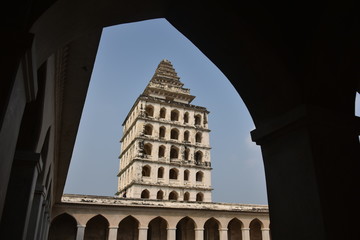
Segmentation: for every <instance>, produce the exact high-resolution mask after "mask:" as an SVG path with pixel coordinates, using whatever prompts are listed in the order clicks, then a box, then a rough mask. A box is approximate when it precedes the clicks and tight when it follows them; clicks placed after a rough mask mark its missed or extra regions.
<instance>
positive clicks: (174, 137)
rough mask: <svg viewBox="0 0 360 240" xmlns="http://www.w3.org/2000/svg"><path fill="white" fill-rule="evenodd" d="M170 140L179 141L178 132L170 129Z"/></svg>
mask: <svg viewBox="0 0 360 240" xmlns="http://www.w3.org/2000/svg"><path fill="white" fill-rule="evenodd" d="M170 138H171V139H179V130H177V129H176V128H174V129H171V132H170Z"/></svg>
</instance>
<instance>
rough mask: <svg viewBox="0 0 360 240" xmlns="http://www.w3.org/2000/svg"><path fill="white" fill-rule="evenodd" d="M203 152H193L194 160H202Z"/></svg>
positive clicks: (198, 161)
mask: <svg viewBox="0 0 360 240" xmlns="http://www.w3.org/2000/svg"><path fill="white" fill-rule="evenodd" d="M202 158H203V153H202V152H201V151H197V152H196V153H195V162H197V163H200V162H202Z"/></svg>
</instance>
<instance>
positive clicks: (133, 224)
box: [117, 216, 139, 240]
mask: <svg viewBox="0 0 360 240" xmlns="http://www.w3.org/2000/svg"><path fill="white" fill-rule="evenodd" d="M117 239H118V240H125V239H134V240H138V239H139V221H138V220H136V219H135V218H134V217H132V216H127V217H126V218H124V219H123V220H122V221H121V222H120V223H119V228H118V231H117Z"/></svg>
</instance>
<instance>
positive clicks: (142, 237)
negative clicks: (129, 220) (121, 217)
mask: <svg viewBox="0 0 360 240" xmlns="http://www.w3.org/2000/svg"><path fill="white" fill-rule="evenodd" d="M148 229H149V228H148V227H139V240H147V231H148Z"/></svg>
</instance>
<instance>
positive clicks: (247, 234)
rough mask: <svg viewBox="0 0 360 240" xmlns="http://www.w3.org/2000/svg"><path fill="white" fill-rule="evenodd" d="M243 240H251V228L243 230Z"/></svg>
mask: <svg viewBox="0 0 360 240" xmlns="http://www.w3.org/2000/svg"><path fill="white" fill-rule="evenodd" d="M241 235H242V240H250V228H242V229H241Z"/></svg>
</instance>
